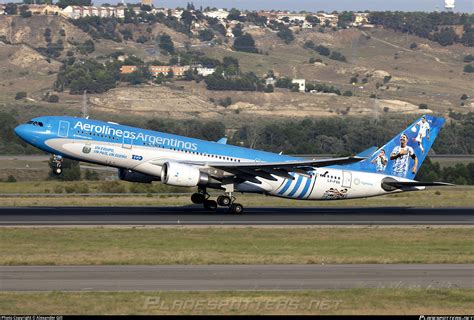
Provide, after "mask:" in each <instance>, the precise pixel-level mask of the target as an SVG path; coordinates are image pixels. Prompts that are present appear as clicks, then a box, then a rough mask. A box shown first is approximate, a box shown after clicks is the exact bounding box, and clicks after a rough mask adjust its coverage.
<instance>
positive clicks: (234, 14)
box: [227, 8, 240, 20]
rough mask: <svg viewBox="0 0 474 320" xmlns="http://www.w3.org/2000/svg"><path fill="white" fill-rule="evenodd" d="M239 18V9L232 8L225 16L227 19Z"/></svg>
mask: <svg viewBox="0 0 474 320" xmlns="http://www.w3.org/2000/svg"><path fill="white" fill-rule="evenodd" d="M239 19H240V11H239V10H237V9H235V8H232V9H230V11H229V15H228V16H227V20H239Z"/></svg>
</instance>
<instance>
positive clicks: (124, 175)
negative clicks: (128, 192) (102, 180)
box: [119, 169, 160, 183]
mask: <svg viewBox="0 0 474 320" xmlns="http://www.w3.org/2000/svg"><path fill="white" fill-rule="evenodd" d="M119 179H120V180H124V181H129V182H138V183H152V181H159V180H160V178H159V177H154V176H150V175H148V174H144V173H141V172H137V171H133V170H130V169H119Z"/></svg>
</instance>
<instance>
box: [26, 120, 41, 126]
mask: <svg viewBox="0 0 474 320" xmlns="http://www.w3.org/2000/svg"><path fill="white" fill-rule="evenodd" d="M26 124H32V125H34V126H39V127H42V126H43V122H40V121H31V120H30V121H28V122H27V123H26Z"/></svg>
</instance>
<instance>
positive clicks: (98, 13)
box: [61, 6, 125, 19]
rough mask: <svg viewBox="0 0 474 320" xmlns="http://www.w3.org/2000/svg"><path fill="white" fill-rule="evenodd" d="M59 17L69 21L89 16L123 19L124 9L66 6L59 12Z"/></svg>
mask: <svg viewBox="0 0 474 320" xmlns="http://www.w3.org/2000/svg"><path fill="white" fill-rule="evenodd" d="M61 15H62V16H63V17H65V18H69V19H79V18H84V17H89V16H90V17H101V18H110V17H116V18H123V17H125V9H124V7H92V6H67V7H66V8H64V9H63V10H62V11H61Z"/></svg>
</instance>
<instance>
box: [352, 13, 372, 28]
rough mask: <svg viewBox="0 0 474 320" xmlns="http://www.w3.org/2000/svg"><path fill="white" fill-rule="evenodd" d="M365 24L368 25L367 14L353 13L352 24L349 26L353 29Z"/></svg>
mask: <svg viewBox="0 0 474 320" xmlns="http://www.w3.org/2000/svg"><path fill="white" fill-rule="evenodd" d="M365 24H369V14H368V13H367V12H356V13H354V22H352V24H351V25H352V26H354V27H360V26H361V25H365Z"/></svg>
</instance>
